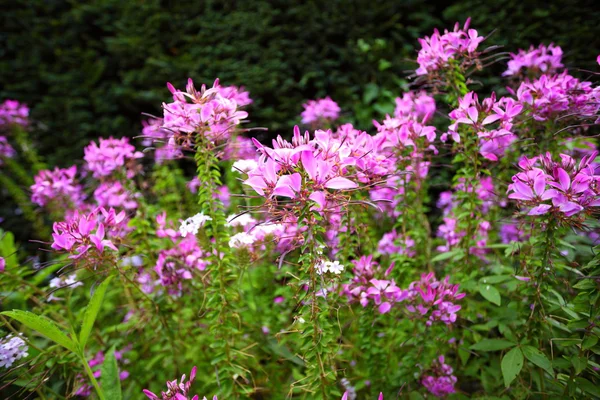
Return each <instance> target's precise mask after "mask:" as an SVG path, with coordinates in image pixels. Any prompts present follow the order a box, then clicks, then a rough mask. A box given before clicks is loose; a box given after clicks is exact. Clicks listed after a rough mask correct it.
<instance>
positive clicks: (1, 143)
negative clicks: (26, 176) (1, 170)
mask: <svg viewBox="0 0 600 400" xmlns="http://www.w3.org/2000/svg"><path fill="white" fill-rule="evenodd" d="M16 154H17V152H16V151H15V149H14V148H13V147H12V146H11V145H10V143H8V140H7V139H6V136H0V165H2V159H3V158H13V157H14V156H15V155H16Z"/></svg>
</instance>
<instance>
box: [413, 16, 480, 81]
mask: <svg viewBox="0 0 600 400" xmlns="http://www.w3.org/2000/svg"><path fill="white" fill-rule="evenodd" d="M469 23H470V18H469V19H467V21H466V22H465V25H464V27H463V29H460V28H459V25H458V23H456V25H455V26H454V30H453V31H452V32H449V31H448V30H445V31H444V33H443V34H440V32H439V31H438V30H437V29H435V30H434V32H433V35H431V37H428V36H425V38H423V39H419V43H420V44H421V49H420V50H419V54H418V56H417V62H418V63H419V68H418V69H417V70H416V74H417V75H427V74H431V73H433V72H434V71H436V70H438V69H444V68H445V67H447V66H448V64H449V61H450V60H453V59H458V60H464V61H471V59H472V58H476V57H477V53H476V50H477V47H478V46H479V44H480V43H481V42H482V41H483V40H484V39H485V38H484V37H483V36H479V35H478V33H477V31H476V30H475V29H469Z"/></svg>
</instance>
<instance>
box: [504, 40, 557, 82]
mask: <svg viewBox="0 0 600 400" xmlns="http://www.w3.org/2000/svg"><path fill="white" fill-rule="evenodd" d="M562 55H563V51H562V49H561V48H560V46H555V45H554V44H553V43H551V44H550V45H548V47H546V46H544V45H543V44H540V45H539V46H538V47H533V45H532V46H531V47H530V48H529V50H528V51H526V50H519V52H518V53H517V54H514V53H510V61H509V62H508V69H507V70H506V71H505V72H504V73H503V74H502V76H515V75H518V74H519V73H520V72H521V70H522V69H525V70H531V71H539V72H541V73H543V74H546V73H554V72H556V71H557V70H558V69H560V68H562V67H563V65H562V63H561V61H562Z"/></svg>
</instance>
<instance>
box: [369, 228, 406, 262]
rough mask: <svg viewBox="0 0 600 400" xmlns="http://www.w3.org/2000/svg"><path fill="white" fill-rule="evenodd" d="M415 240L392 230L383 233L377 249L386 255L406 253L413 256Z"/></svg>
mask: <svg viewBox="0 0 600 400" xmlns="http://www.w3.org/2000/svg"><path fill="white" fill-rule="evenodd" d="M414 246H415V241H414V240H412V239H411V238H410V236H403V235H402V234H399V233H398V232H396V230H393V231H391V232H388V233H386V234H384V235H383V237H382V238H381V240H380V241H379V244H378V245H377V251H379V252H380V253H381V254H387V255H390V256H391V255H397V254H401V255H406V256H407V257H414V256H415V251H414V250H413V248H414Z"/></svg>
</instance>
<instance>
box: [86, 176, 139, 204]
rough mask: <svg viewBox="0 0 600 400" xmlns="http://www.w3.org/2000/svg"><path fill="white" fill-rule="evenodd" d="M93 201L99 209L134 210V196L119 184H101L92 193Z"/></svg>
mask: <svg viewBox="0 0 600 400" xmlns="http://www.w3.org/2000/svg"><path fill="white" fill-rule="evenodd" d="M94 199H95V200H96V204H97V205H98V206H99V207H114V208H123V209H125V210H133V209H136V208H137V206H138V204H137V202H136V201H135V195H133V194H131V193H130V192H129V191H127V189H125V188H124V187H123V185H122V184H121V182H119V181H115V182H102V183H101V184H100V185H98V187H97V188H96V190H95V191H94Z"/></svg>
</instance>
